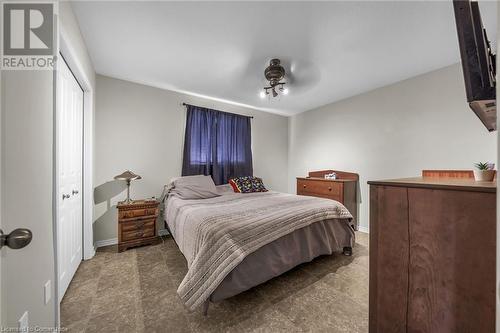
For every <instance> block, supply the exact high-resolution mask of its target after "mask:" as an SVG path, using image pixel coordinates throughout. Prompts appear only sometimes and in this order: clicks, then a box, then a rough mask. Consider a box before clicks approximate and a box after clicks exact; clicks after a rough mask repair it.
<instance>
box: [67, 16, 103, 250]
mask: <svg viewBox="0 0 500 333" xmlns="http://www.w3.org/2000/svg"><path fill="white" fill-rule="evenodd" d="M59 28H60V32H59V52H60V53H61V54H62V55H63V56H64V60H65V61H66V63H67V64H68V67H69V68H70V69H71V71H72V72H73V75H74V76H75V77H76V79H77V81H78V83H79V84H80V86H81V87H82V89H83V183H82V184H83V186H82V187H83V209H82V212H83V242H82V244H83V259H84V260H87V259H90V258H92V257H93V256H94V255H95V247H94V235H93V229H92V223H93V210H94V202H93V201H94V186H93V185H94V181H93V155H94V147H93V143H94V138H93V133H94V103H93V101H94V91H93V89H92V85H91V83H90V82H91V81H90V78H89V77H87V75H86V74H85V71H84V70H83V65H82V64H81V62H80V60H79V59H78V56H77V53H76V51H75V50H74V49H73V47H72V46H71V44H70V39H69V38H68V37H67V34H66V33H65V31H64V29H62V26H60V27H59Z"/></svg>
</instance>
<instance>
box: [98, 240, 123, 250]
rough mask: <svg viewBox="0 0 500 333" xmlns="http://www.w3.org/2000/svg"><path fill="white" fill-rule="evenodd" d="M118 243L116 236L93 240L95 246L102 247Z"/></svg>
mask: <svg viewBox="0 0 500 333" xmlns="http://www.w3.org/2000/svg"><path fill="white" fill-rule="evenodd" d="M115 244H118V238H110V239H103V240H98V241H97V242H95V247H96V248H99V247H103V246H109V245H115Z"/></svg>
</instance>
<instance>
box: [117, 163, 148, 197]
mask: <svg viewBox="0 0 500 333" xmlns="http://www.w3.org/2000/svg"><path fill="white" fill-rule="evenodd" d="M114 178H115V179H116V180H124V181H126V182H127V200H125V201H124V203H127V204H129V203H130V202H131V201H132V200H130V181H132V180H137V179H142V177H141V176H139V175H136V174H135V173H133V172H132V171H130V170H127V171H125V172H123V173H122V174H120V175H118V176H115V177H114Z"/></svg>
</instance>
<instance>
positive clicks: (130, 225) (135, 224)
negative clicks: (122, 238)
mask: <svg viewBox="0 0 500 333" xmlns="http://www.w3.org/2000/svg"><path fill="white" fill-rule="evenodd" d="M154 226H155V220H154V219H150V220H136V221H130V222H121V230H122V232H125V231H139V230H143V229H146V228H150V227H154Z"/></svg>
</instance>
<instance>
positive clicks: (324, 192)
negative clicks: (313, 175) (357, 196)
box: [297, 179, 342, 200]
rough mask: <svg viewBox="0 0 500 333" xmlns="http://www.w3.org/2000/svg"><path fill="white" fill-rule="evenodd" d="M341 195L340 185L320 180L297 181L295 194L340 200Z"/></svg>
mask: <svg viewBox="0 0 500 333" xmlns="http://www.w3.org/2000/svg"><path fill="white" fill-rule="evenodd" d="M341 193H342V184H341V183H336V182H331V181H321V180H304V179H298V180H297V194H302V195H317V196H321V197H336V198H339V199H340V197H341ZM335 200H338V199H335Z"/></svg>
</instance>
